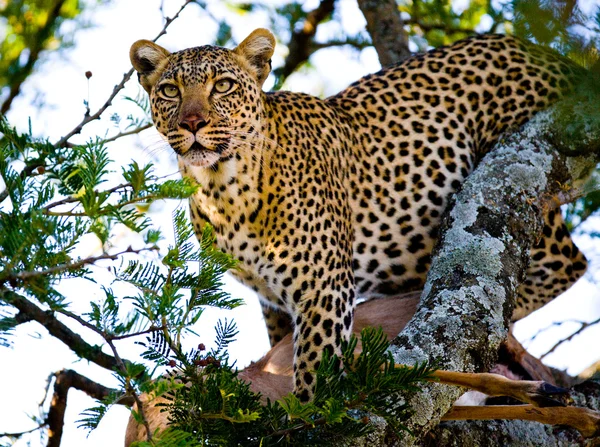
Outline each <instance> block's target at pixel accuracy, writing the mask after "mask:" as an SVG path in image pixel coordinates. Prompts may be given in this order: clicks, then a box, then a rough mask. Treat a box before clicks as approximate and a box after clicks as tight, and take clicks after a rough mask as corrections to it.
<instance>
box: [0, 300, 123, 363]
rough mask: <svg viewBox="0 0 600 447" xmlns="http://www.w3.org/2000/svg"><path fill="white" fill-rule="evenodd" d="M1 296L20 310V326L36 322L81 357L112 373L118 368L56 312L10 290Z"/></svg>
mask: <svg viewBox="0 0 600 447" xmlns="http://www.w3.org/2000/svg"><path fill="white" fill-rule="evenodd" d="M0 294H1V296H2V299H3V300H4V301H5V302H6V303H8V304H10V305H12V306H14V307H16V308H17V309H18V310H19V313H18V314H17V315H16V316H15V320H17V322H18V323H19V324H21V323H26V322H29V321H36V322H37V323H39V324H41V325H42V326H44V327H45V328H46V330H48V332H49V333H50V335H52V336H53V337H56V338H57V339H59V340H60V341H62V342H63V343H64V344H65V345H67V346H68V347H69V348H70V349H71V350H72V351H73V352H74V353H75V354H77V355H78V356H79V357H81V358H83V359H86V360H88V361H90V362H92V363H95V364H96V365H98V366H101V367H103V368H106V369H108V370H110V371H113V370H115V369H116V368H117V367H118V363H117V361H116V359H115V358H114V357H113V356H110V355H108V354H105V353H104V352H102V348H101V347H100V346H97V345H96V346H92V345H90V344H89V343H87V342H86V341H85V340H84V339H83V338H82V337H81V336H80V335H78V334H76V333H75V332H73V331H72V330H71V329H69V328H68V327H67V326H66V325H65V324H63V323H61V322H60V321H58V319H57V318H56V317H55V316H54V312H52V311H43V310H42V309H40V308H39V307H38V306H36V305H35V304H33V303H32V302H30V301H29V300H28V299H26V298H24V297H22V296H21V295H19V294H17V293H15V292H12V291H10V290H3V291H1V292H0ZM125 362H126V363H129V361H128V360H125Z"/></svg>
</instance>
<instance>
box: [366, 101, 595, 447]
mask: <svg viewBox="0 0 600 447" xmlns="http://www.w3.org/2000/svg"><path fill="white" fill-rule="evenodd" d="M599 103H600V102H599V101H598V100H597V98H596V99H591V100H590V99H589V98H571V99H570V100H569V101H564V102H562V103H560V104H558V105H557V106H555V107H553V108H552V109H551V110H549V111H546V112H543V113H539V114H538V115H536V116H535V117H534V118H533V119H532V120H531V121H530V122H529V123H528V124H527V125H525V126H524V127H523V128H522V129H521V130H519V131H518V132H515V133H514V134H512V135H510V136H509V137H508V138H506V139H504V140H502V141H501V142H500V143H499V144H497V146H496V148H495V149H494V150H493V151H492V152H491V153H490V154H488V155H487V156H486V157H485V158H484V159H483V160H482V162H481V163H480V164H479V166H478V167H477V168H476V170H475V171H474V172H473V173H472V174H471V175H470V176H469V177H468V179H467V180H466V182H465V184H464V185H463V187H462V189H461V191H460V192H459V193H457V194H456V196H455V199H454V201H453V203H452V204H451V205H450V207H449V212H448V213H447V215H446V218H445V220H444V222H443V224H442V229H441V239H440V242H439V244H438V247H437V249H436V250H435V253H434V257H433V262H432V266H431V270H430V272H429V275H428V279H427V283H426V285H425V289H424V291H423V295H422V297H421V303H420V305H419V308H418V310H417V312H416V314H415V315H414V317H413V318H412V320H411V321H410V322H409V323H408V325H407V326H406V327H405V329H404V330H403V331H402V332H401V333H400V335H399V336H398V337H397V338H396V339H395V340H394V342H393V344H392V352H393V354H394V357H395V359H396V361H397V362H399V363H404V364H409V365H411V364H414V363H416V362H423V361H430V362H435V364H436V365H437V366H438V368H439V369H444V370H451V371H476V372H479V371H485V370H487V369H489V367H490V366H491V365H492V364H493V362H494V360H495V358H496V353H497V351H498V347H499V345H500V343H501V342H502V340H503V339H504V338H505V337H506V334H507V327H508V321H509V318H510V316H511V313H512V309H513V307H514V302H513V297H514V296H515V292H516V288H517V286H518V285H519V283H520V281H521V280H522V278H523V275H524V272H525V269H526V267H527V262H528V259H529V250H530V248H531V246H532V244H533V243H534V241H535V240H536V239H537V238H538V237H539V234H540V232H541V229H542V211H543V210H544V209H548V207H555V206H557V200H559V201H563V200H568V199H572V198H574V197H575V196H577V195H578V194H579V193H580V192H581V185H582V184H583V183H584V182H585V180H586V179H587V176H588V174H589V172H591V170H592V169H593V168H594V167H595V165H596V164H597V163H598V161H599V160H600V151H599V150H598V148H599V147H600V146H599V143H600V125H599V124H598V121H597V118H596V121H594V117H598V116H600V113H599V110H598V104H599ZM592 109H593V110H592ZM574 123H577V128H576V129H575V131H573V124H574ZM569 155H576V156H569ZM597 391H598V390H597V388H596V390H595V391H594V399H595V402H591V401H585V399H584V400H582V404H583V405H586V406H587V405H591V407H592V408H593V407H595V408H596V409H597V408H598V407H597V406H596V405H597V403H598V402H597ZM460 393H461V391H460V390H459V389H458V388H452V387H449V386H445V385H441V384H426V385H425V386H424V387H423V391H422V392H420V393H414V394H411V395H406V396H399V397H398V399H397V402H399V403H403V402H405V401H408V403H409V404H410V406H411V407H412V408H413V409H414V410H415V414H414V415H413V416H412V418H411V419H410V420H409V421H408V423H407V424H406V425H407V426H408V427H409V428H410V429H411V431H412V432H413V435H414V436H408V435H407V436H405V437H404V439H403V440H402V441H400V442H399V443H398V440H397V439H395V438H394V437H393V436H385V433H386V428H385V427H384V424H382V425H380V430H379V431H378V433H377V434H375V436H377V435H381V439H383V442H382V443H381V444H379V445H470V444H471V445H525V444H526V445H565V444H559V441H560V439H562V438H561V437H562V436H563V435H561V434H560V433H563V432H560V433H559V432H557V431H555V430H552V429H550V428H543V429H542V428H540V427H541V425H539V424H537V426H535V428H528V429H527V430H526V431H527V433H530V434H531V433H533V432H532V430H533V431H535V433H537V435H535V436H539V442H537V441H536V443H533V444H527V441H526V439H525V438H526V436H525V432H524V431H523V430H520V429H519V427H521V428H522V427H534V425H533V424H535V423H528V422H514V421H513V422H477V423H471V422H454V423H444V425H443V426H440V427H437V428H435V429H434V427H436V426H437V425H438V423H439V421H440V418H441V417H442V416H443V415H444V414H445V413H446V412H447V411H448V410H449V409H450V407H451V406H452V403H453V402H454V401H455V400H456V399H457V398H458V397H459V395H460ZM594 399H591V400H594ZM432 429H434V430H433V431H432ZM494 430H497V431H494ZM461 431H472V433H471V434H468V433H466V434H465V433H463V434H462V435H461V437H465V436H466V438H464V443H463V442H461V441H459V440H456V438H455V437H456V436H458V433H459V432H461ZM486 433H487V435H486ZM491 433H495V434H498V436H499V437H498V439H497V442H494V439H496V438H494V437H493V436H490V434H491ZM543 433H545V435H543ZM521 436H525V438H523V439H521ZM527 436H529V435H527ZM531 436H534V435H531ZM535 436H534V437H535ZM484 438H485V439H486V441H485V443H484V444H481V443H480V442H481V439H484ZM550 438H552V439H553V440H552V442H550V441H548V439H550ZM446 439H447V440H448V441H447V442H446V441H444V440H446ZM461 439H462V438H461ZM536 439H538V438H536ZM468 440H471V441H472V442H471V443H470V444H469V443H467V441H468ZM444 442H445V443H444ZM548 442H549V443H548ZM561 442H562V441H561ZM523 443H524V444H523ZM371 445H374V444H371Z"/></svg>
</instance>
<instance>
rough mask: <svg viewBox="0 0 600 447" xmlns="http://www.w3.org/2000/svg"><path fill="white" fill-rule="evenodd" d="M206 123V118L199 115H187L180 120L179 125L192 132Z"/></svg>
mask: <svg viewBox="0 0 600 447" xmlns="http://www.w3.org/2000/svg"><path fill="white" fill-rule="evenodd" d="M207 124H208V120H207V119H206V118H205V117H203V116H201V115H187V116H185V117H184V118H183V119H182V120H181V121H180V122H179V126H180V127H183V128H184V129H185V130H189V131H190V132H192V133H196V132H198V130H200V129H202V128H203V127H204V126H206V125H207Z"/></svg>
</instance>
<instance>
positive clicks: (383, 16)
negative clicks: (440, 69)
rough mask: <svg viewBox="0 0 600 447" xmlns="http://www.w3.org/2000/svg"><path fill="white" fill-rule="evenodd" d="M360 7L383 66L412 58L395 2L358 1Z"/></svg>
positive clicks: (382, 0) (383, 0)
mask: <svg viewBox="0 0 600 447" xmlns="http://www.w3.org/2000/svg"><path fill="white" fill-rule="evenodd" d="M358 6H359V8H360V10H361V11H362V13H363V15H364V16H365V19H366V20H367V31H368V32H369V34H370V35H371V39H372V40H373V46H374V47H375V50H376V51H377V55H378V56H379V62H381V65H382V66H387V65H392V64H395V63H398V62H400V61H401V60H404V59H406V58H408V57H410V56H411V52H410V50H409V48H408V35H407V34H406V32H405V31H404V22H403V21H402V18H401V17H400V13H399V12H398V5H397V4H396V1H395V0H358Z"/></svg>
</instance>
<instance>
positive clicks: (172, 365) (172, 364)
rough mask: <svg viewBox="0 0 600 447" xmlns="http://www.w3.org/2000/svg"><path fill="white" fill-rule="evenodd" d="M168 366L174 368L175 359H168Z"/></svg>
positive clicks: (175, 364)
mask: <svg viewBox="0 0 600 447" xmlns="http://www.w3.org/2000/svg"><path fill="white" fill-rule="evenodd" d="M169 366H170V367H171V368H175V367H176V366H177V362H176V361H175V360H169Z"/></svg>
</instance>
